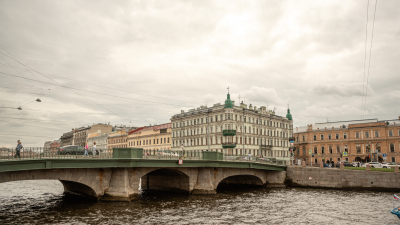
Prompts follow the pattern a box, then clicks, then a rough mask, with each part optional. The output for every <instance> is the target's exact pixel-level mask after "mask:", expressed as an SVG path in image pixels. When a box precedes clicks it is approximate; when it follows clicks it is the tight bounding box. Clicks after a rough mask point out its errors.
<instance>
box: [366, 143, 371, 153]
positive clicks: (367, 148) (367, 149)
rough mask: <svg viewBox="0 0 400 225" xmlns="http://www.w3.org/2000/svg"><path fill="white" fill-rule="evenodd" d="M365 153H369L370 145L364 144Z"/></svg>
mask: <svg viewBox="0 0 400 225" xmlns="http://www.w3.org/2000/svg"><path fill="white" fill-rule="evenodd" d="M365 152H367V153H370V152H371V145H370V144H366V145H365Z"/></svg>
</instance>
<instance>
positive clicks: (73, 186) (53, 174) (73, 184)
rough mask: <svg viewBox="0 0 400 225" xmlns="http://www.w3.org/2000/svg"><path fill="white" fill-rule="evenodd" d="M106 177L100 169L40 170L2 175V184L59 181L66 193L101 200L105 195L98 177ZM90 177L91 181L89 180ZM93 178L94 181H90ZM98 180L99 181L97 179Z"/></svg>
mask: <svg viewBox="0 0 400 225" xmlns="http://www.w3.org/2000/svg"><path fill="white" fill-rule="evenodd" d="M102 174H103V175H104V171H101V170H100V169H56V170H51V169H38V170H25V171H10V172H1V173H0V183H6V182H12V181H24V180H59V181H60V182H61V184H62V185H63V187H64V191H68V192H74V193H79V194H82V195H85V196H88V197H91V198H93V199H96V200H99V199H100V198H101V197H102V196H103V194H104V190H103V189H102V184H101V183H99V182H96V176H97V178H98V176H102ZM88 177H89V179H87V178H88ZM90 177H92V179H90ZM97 180H98V179H97Z"/></svg>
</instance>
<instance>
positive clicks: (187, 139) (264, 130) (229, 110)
mask: <svg viewBox="0 0 400 225" xmlns="http://www.w3.org/2000/svg"><path fill="white" fill-rule="evenodd" d="M171 124H172V150H175V151H179V150H180V149H182V148H183V149H184V150H198V151H218V152H224V153H225V154H227V155H246V154H249V153H250V154H252V155H262V156H269V157H289V155H290V154H289V151H288V150H289V147H290V144H289V138H290V137H292V135H293V121H292V115H291V114H290V110H289V109H288V112H287V115H286V117H282V116H278V115H275V112H274V111H271V110H267V109H266V107H265V106H261V107H260V108H257V107H256V106H254V107H253V106H252V105H251V104H250V105H249V107H247V105H246V104H244V103H243V102H242V103H241V104H240V106H236V105H235V102H234V101H232V100H231V99H230V94H229V93H228V95H227V99H226V101H225V104H220V103H217V104H214V105H213V107H207V106H201V107H199V108H197V109H190V110H189V111H188V112H184V111H183V110H182V111H181V113H180V114H176V115H174V116H172V118H171ZM278 150H281V151H278ZM282 150H287V151H282Z"/></svg>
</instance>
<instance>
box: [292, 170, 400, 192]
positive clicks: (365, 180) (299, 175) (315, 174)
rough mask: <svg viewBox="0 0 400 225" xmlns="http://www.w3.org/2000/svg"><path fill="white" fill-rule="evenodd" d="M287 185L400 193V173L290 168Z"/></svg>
mask: <svg viewBox="0 0 400 225" xmlns="http://www.w3.org/2000/svg"><path fill="white" fill-rule="evenodd" d="M285 184H286V185H287V186H290V187H316V188H337V189H363V190H381V191H399V190H400V173H394V172H377V171H366V170H339V169H333V168H316V167H300V166H288V167H287V170H286V181H285Z"/></svg>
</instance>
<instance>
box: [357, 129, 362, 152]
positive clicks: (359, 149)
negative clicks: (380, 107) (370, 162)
mask: <svg viewBox="0 0 400 225" xmlns="http://www.w3.org/2000/svg"><path fill="white" fill-rule="evenodd" d="M357 133H358V132H357ZM356 151H357V153H358V154H359V153H361V145H360V144H357V145H356Z"/></svg>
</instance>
